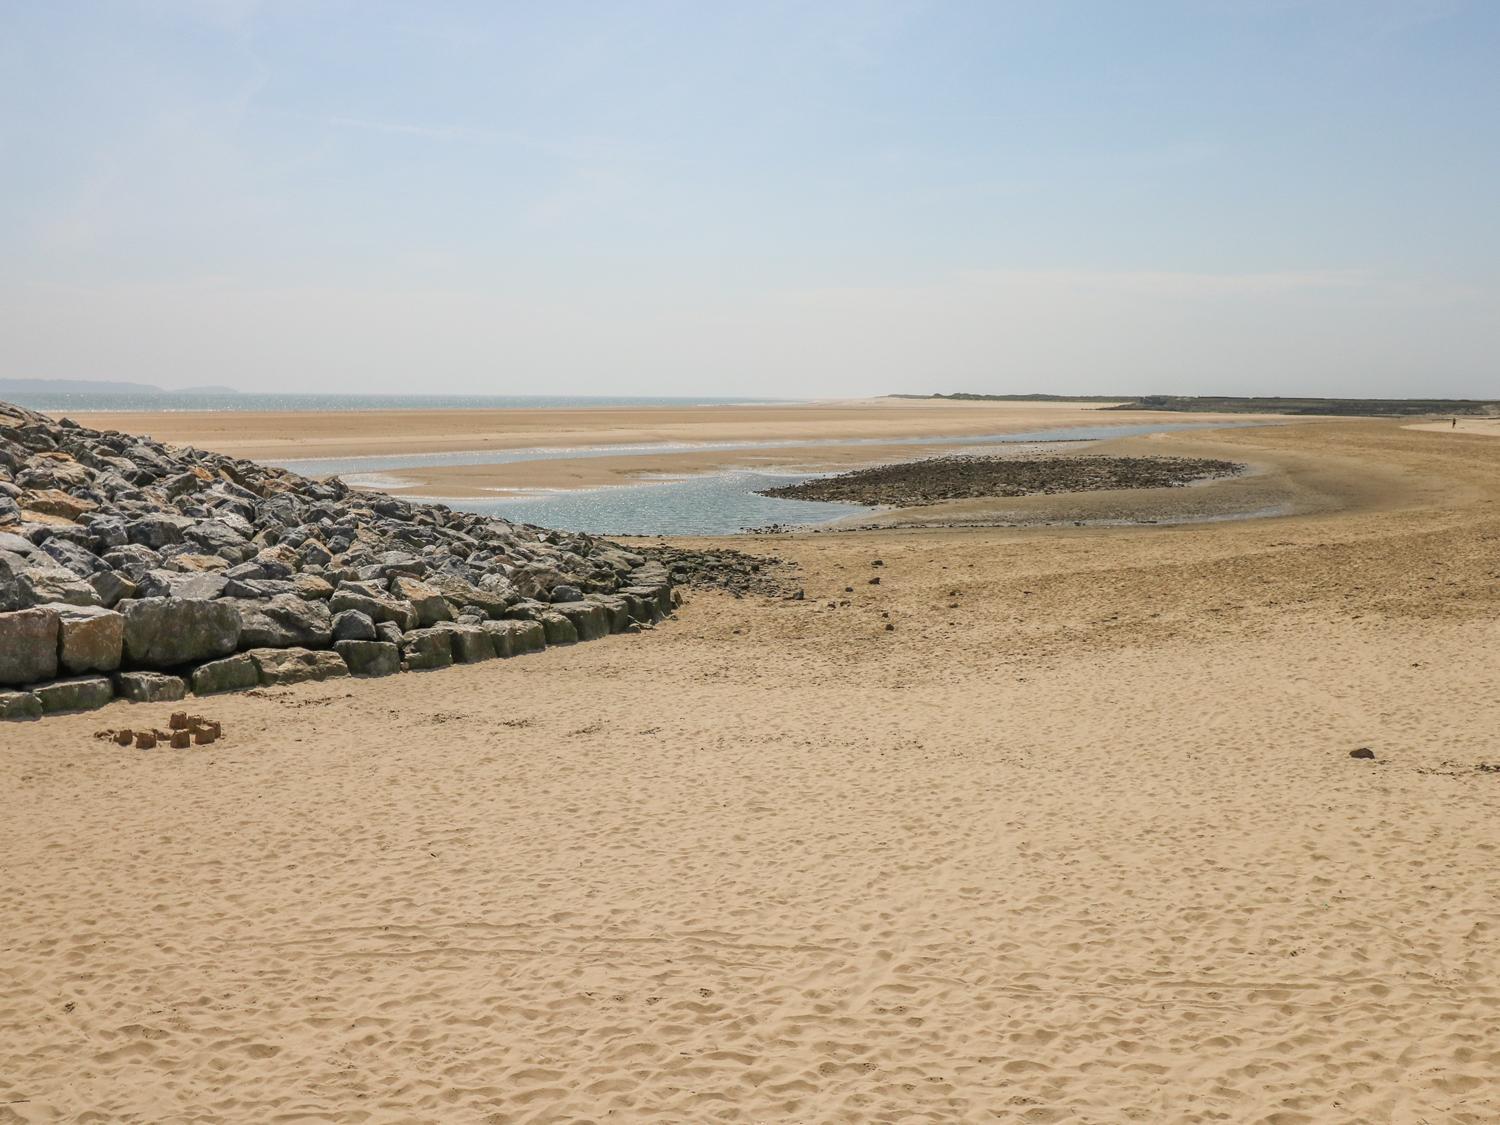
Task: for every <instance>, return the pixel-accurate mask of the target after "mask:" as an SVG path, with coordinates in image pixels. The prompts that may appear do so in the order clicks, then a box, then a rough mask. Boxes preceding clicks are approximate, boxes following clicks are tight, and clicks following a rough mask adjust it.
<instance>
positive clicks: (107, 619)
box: [44, 602, 125, 674]
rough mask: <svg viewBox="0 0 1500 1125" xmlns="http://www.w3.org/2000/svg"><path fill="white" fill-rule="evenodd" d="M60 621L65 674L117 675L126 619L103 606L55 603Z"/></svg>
mask: <svg viewBox="0 0 1500 1125" xmlns="http://www.w3.org/2000/svg"><path fill="white" fill-rule="evenodd" d="M44 608H46V609H50V610H52V611H53V612H55V613H56V614H57V618H58V650H57V656H58V664H59V665H60V666H61V667H62V670H63V671H65V672H72V673H74V674H77V673H80V672H113V671H114V670H115V669H116V668H118V667H119V666H120V653H121V651H122V648H123V645H124V643H125V618H124V616H123V615H121V614H118V613H116V612H115V611H114V610H112V609H105V608H103V607H102V606H94V605H90V606H82V605H66V604H64V603H59V602H53V603H51V604H49V605H47V606H45V607H44Z"/></svg>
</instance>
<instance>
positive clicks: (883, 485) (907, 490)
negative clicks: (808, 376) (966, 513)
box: [761, 456, 1245, 508]
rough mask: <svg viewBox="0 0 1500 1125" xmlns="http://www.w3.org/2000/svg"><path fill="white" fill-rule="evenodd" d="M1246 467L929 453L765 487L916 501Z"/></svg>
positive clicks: (862, 500) (1111, 485)
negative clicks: (892, 463)
mask: <svg viewBox="0 0 1500 1125" xmlns="http://www.w3.org/2000/svg"><path fill="white" fill-rule="evenodd" d="M1244 469H1245V466H1244V465H1239V464H1236V463H1235V462H1233V461H1218V460H1212V459H1207V458H1198V457H1067V456H1064V457H1035V458H1024V459H1022V458H1009V457H965V456H955V457H930V458H927V459H925V460H921V461H905V462H902V463H900V464H895V465H877V466H875V467H874V468H870V469H856V470H854V471H853V472H848V473H840V474H839V475H838V476H833V477H821V478H816V479H814V480H806V481H802V482H801V483H800V484H790V485H784V486H781V487H779V488H768V489H766V490H765V491H764V492H762V493H761V495H763V496H776V497H780V498H782V499H787V500H825V501H843V502H846V503H852V504H870V505H878V506H885V507H893V508H915V507H920V506H922V505H925V504H936V503H940V502H941V501H944V500H967V499H973V498H977V497H983V496H1032V495H1050V494H1055V493H1060V492H1099V491H1105V490H1111V489H1123V488H1180V487H1182V486H1183V485H1185V484H1189V483H1191V482H1193V481H1199V480H1213V479H1216V478H1221V477H1232V476H1236V475H1238V474H1239V473H1241V472H1243V471H1244Z"/></svg>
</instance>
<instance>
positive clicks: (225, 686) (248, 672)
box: [192, 653, 260, 695]
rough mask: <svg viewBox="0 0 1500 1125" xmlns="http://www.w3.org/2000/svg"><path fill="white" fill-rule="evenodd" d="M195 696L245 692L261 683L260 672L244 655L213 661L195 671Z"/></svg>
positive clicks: (193, 678)
mask: <svg viewBox="0 0 1500 1125" xmlns="http://www.w3.org/2000/svg"><path fill="white" fill-rule="evenodd" d="M192 683H193V694H194V695H214V694H216V693H217V692H221V691H244V690H245V689H246V688H253V687H254V686H255V685H256V684H258V683H260V670H259V669H258V668H257V667H256V666H255V661H253V660H251V659H250V658H249V657H248V656H246V655H245V654H244V653H241V654H240V655H238V656H230V657H227V658H226V659H224V660H211V661H209V662H208V663H207V664H200V665H198V667H196V668H194V669H193V674H192Z"/></svg>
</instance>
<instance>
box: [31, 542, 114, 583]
mask: <svg viewBox="0 0 1500 1125" xmlns="http://www.w3.org/2000/svg"><path fill="white" fill-rule="evenodd" d="M42 550H43V551H44V552H46V554H47V555H49V556H50V557H51V558H52V561H53V562H55V563H56V564H57V565H58V566H60V567H62V568H63V569H64V570H66V571H68V572H69V573H71V574H73V575H74V576H75V577H78V578H87V577H88V576H89V575H91V574H93V573H94V572H95V571H98V570H108V569H109V568H108V567H107V566H106V565H105V564H104V560H103V559H101V558H100V557H99V556H98V555H96V554H94V552H93V551H90V550H89V549H88V548H87V547H85V546H83V545H82V544H79V543H75V542H73V541H72V540H71V539H64V538H62V537H61V536H60V535H54V536H52V537H51V538H50V539H48V540H46V541H45V542H44V543H43V544H42Z"/></svg>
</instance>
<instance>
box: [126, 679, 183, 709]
mask: <svg viewBox="0 0 1500 1125" xmlns="http://www.w3.org/2000/svg"><path fill="white" fill-rule="evenodd" d="M114 684H115V694H116V695H118V696H119V697H120V698H121V699H126V700H129V701H130V702H131V703H175V702H176V701H177V700H179V699H182V698H184V697H185V696H186V695H187V681H186V680H184V679H183V678H182V677H181V676H169V675H167V674H166V673H165V672H116V673H115V675H114Z"/></svg>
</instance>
